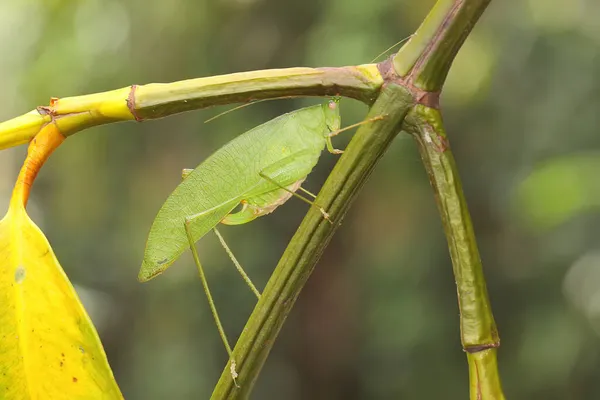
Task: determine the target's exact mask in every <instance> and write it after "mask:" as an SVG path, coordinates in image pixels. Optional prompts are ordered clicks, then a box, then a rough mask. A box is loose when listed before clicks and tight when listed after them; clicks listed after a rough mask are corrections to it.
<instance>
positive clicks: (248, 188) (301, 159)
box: [138, 98, 341, 281]
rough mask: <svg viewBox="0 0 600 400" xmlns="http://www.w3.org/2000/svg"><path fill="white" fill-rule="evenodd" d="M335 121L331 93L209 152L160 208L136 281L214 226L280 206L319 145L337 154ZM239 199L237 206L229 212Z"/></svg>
mask: <svg viewBox="0 0 600 400" xmlns="http://www.w3.org/2000/svg"><path fill="white" fill-rule="evenodd" d="M340 123H341V122H340V114H339V99H337V98H334V99H332V100H329V101H328V102H327V103H325V104H321V105H317V106H312V107H306V108H303V109H300V110H296V111H293V112H290V113H288V114H284V115H282V116H280V117H277V118H275V119H273V120H271V121H268V122H266V123H264V124H262V125H259V126H258V127H256V128H254V129H251V130H250V131H248V132H246V133H244V134H242V135H240V136H238V137H236V138H235V139H233V140H232V141H231V142H229V143H227V144H226V145H225V146H223V147H222V148H220V149H219V150H217V151H216V152H215V153H213V154H212V155H211V156H210V157H209V158H207V159H206V160H205V161H204V162H203V163H202V164H200V165H199V166H198V167H197V168H196V169H195V170H194V171H192V172H191V173H189V175H188V176H187V177H186V178H185V179H184V180H183V181H182V182H181V183H180V184H179V186H178V187H177V188H176V189H175V191H174V192H173V193H172V194H171V195H170V196H169V198H168V199H167V200H166V202H165V203H164V205H163V206H162V208H161V209H160V211H159V212H158V215H157V216H156V219H155V220H154V223H153V224H152V228H151V229H150V234H149V236H148V241H147V244H146V251H145V254H144V261H143V263H142V268H141V270H140V273H139V276H138V279H139V280H140V281H147V280H150V279H152V278H153V277H154V276H156V275H158V274H160V273H162V272H164V271H165V270H166V269H167V268H168V267H169V266H170V265H171V264H172V263H173V262H174V261H175V260H176V259H177V258H178V257H179V256H180V255H181V254H182V253H183V252H184V251H185V250H186V249H187V248H189V247H190V244H192V245H193V243H195V242H196V241H198V240H199V239H200V238H201V237H202V236H204V235H205V234H207V233H208V232H209V231H210V230H211V229H213V228H214V227H215V226H216V225H217V224H219V223H222V224H226V225H239V224H245V223H248V222H250V221H252V220H254V219H256V218H258V217H260V216H263V215H266V214H269V213H271V212H273V211H274V210H275V209H276V208H277V207H278V206H280V205H281V204H283V203H285V202H286V201H287V200H288V199H289V198H290V197H291V196H292V195H293V194H295V193H294V192H295V191H296V190H298V188H300V185H301V183H302V182H303V181H304V179H306V176H307V175H308V174H309V173H310V172H311V170H312V169H313V167H314V166H315V165H316V164H317V161H318V160H319V157H320V155H321V152H322V151H323V149H324V148H325V147H326V148H327V149H328V150H329V152H331V153H334V154H339V153H341V151H340V150H337V149H335V148H334V147H333V145H332V143H331V137H332V136H334V135H336V134H337V133H339V132H340ZM298 197H300V196H298ZM240 204H241V206H242V208H241V210H240V211H238V212H233V213H232V211H234V209H235V208H236V207H237V206H238V205H240ZM321 212H322V213H323V214H324V216H325V217H327V214H326V213H325V211H324V210H322V209H321ZM186 230H189V233H190V237H191V238H192V241H191V243H190V240H189V239H188V233H187V232H186Z"/></svg>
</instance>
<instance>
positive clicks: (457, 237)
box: [404, 105, 504, 400]
mask: <svg viewBox="0 0 600 400" xmlns="http://www.w3.org/2000/svg"><path fill="white" fill-rule="evenodd" d="M404 128H405V129H406V130H407V131H408V132H409V133H411V134H412V135H413V136H414V137H415V139H416V141H417V143H418V147H419V151H420V153H421V158H422V160H423V164H424V165H425V169H426V170H427V174H428V175H429V180H430V182H431V186H432V187H433V189H434V192H435V198H436V201H437V205H438V209H439V212H440V216H441V219H442V223H443V226H444V231H445V233H446V238H447V240H448V247H449V249H450V256H451V258H452V265H453V269H454V276H455V279H456V286H457V292H458V305H459V310H460V333H461V342H462V346H463V349H464V351H465V352H466V353H467V360H468V363H469V377H470V382H471V384H470V387H471V399H472V400H480V399H483V400H487V399H494V400H496V399H504V395H503V394H502V387H501V385H500V376H499V373H498V367H497V363H496V349H497V347H499V346H500V338H499V336H498V330H497V328H496V323H495V321H494V316H493V315H492V307H491V304H490V300H489V296H488V292H487V288H486V283H485V278H484V276H483V267H482V264H481V258H480V256H479V250H478V249H477V241H476V239H475V233H474V231H473V225H472V223H471V216H470V215H469V210H468V208H467V203H466V201H465V197H464V193H463V190H462V185H461V182H460V177H459V175H458V170H457V167H456V163H455V161H454V156H453V155H452V151H451V150H450V144H449V142H448V138H447V136H446V132H445V131H444V127H443V123H442V118H441V114H440V112H439V111H438V110H435V109H432V108H429V107H425V106H422V105H418V106H416V107H415V108H414V109H413V110H412V111H411V113H410V114H409V115H408V117H407V119H406V124H405V126H404Z"/></svg>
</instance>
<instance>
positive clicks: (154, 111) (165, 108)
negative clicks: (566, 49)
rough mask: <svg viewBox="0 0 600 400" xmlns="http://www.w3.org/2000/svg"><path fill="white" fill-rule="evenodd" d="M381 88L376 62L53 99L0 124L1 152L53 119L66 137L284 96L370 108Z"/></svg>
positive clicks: (246, 73)
mask: <svg viewBox="0 0 600 400" xmlns="http://www.w3.org/2000/svg"><path fill="white" fill-rule="evenodd" d="M382 84H383V78H382V77H381V75H380V73H379V70H378V69H377V65H376V64H368V65H359V66H356V67H340V68H287V69H273V70H264V71H253V72H241V73H236V74H229V75H220V76H214V77H207V78H197V79H189V80H185V81H180V82H173V83H154V84H148V85H141V86H138V85H133V86H131V87H126V88H122V89H117V90H112V91H110V92H103V93H96V94H90V95H85V96H76V97H66V98H63V99H52V100H51V102H50V105H49V106H47V107H38V108H37V109H36V110H33V111H31V112H29V113H27V114H25V115H23V116H21V117H17V118H14V119H12V120H9V121H6V122H3V123H0V150H1V149H4V148H8V147H12V146H17V145H19V144H23V143H26V142H28V141H29V140H31V138H33V137H34V136H35V135H36V134H37V133H38V132H39V130H40V128H41V127H42V126H43V125H45V124H47V123H48V122H50V121H51V120H54V121H55V122H56V124H57V126H58V127H59V129H60V130H61V132H62V133H63V134H64V135H65V136H69V135H72V134H73V133H75V132H79V131H81V130H83V129H85V128H88V127H90V126H95V125H102V124H108V123H113V122H120V121H130V120H138V121H142V120H146V119H154V118H162V117H166V116H169V115H173V114H177V113H181V112H184V111H190V110H197V109H200V108H206V107H210V106H215V105H221V104H230V103H239V102H247V101H251V100H256V99H267V98H276V97H288V96H329V95H341V96H345V97H350V98H354V99H357V100H360V101H363V102H365V103H367V104H371V103H372V102H373V101H374V100H375V98H376V97H377V93H378V92H379V89H380V88H381V85H382Z"/></svg>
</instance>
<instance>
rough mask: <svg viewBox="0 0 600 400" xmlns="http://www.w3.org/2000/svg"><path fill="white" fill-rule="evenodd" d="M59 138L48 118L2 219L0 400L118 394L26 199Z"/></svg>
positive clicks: (114, 396) (88, 323) (84, 316)
mask: <svg viewBox="0 0 600 400" xmlns="http://www.w3.org/2000/svg"><path fill="white" fill-rule="evenodd" d="M63 140H64V137H63V136H62V135H61V134H60V132H59V131H58V129H57V128H56V126H55V125H54V124H53V123H49V124H48V125H46V126H45V127H44V128H42V130H41V131H40V133H39V134H38V135H37V136H36V137H35V138H34V140H33V141H32V143H31V145H30V147H29V151H28V155H27V160H26V161H25V164H24V166H23V168H22V169H21V173H20V174H19V178H18V180H17V184H16V185H15V189H14V191H13V196H12V199H11V202H10V206H9V210H8V213H7V214H6V216H5V217H4V218H3V219H2V220H1V221H0V399H3V400H29V399H32V400H33V399H35V400H37V399H40V400H41V399H44V400H45V399H47V400H54V399H65V400H66V399H69V400H70V399H121V398H122V395H121V393H120V391H119V388H118V386H117V384H116V382H115V380H114V378H113V374H112V371H111V370H110V367H109V365H108V361H107V360H106V355H105V354H104V350H103V348H102V345H101V343H100V340H99V338H98V334H97V333H96V330H95V329H94V326H93V325H92V322H91V321H90V319H89V317H88V315H87V314H86V312H85V310H84V308H83V306H82V305H81V303H80V301H79V298H78V297H77V294H76V293H75V290H74V289H73V286H72V285H71V283H70V282H69V280H68V278H67V276H66V275H65V273H64V271H63V270H62V268H61V267H60V265H59V263H58V260H57V259H56V257H55V255H54V252H53V251H52V248H51V247H50V244H49V243H48V241H47V239H46V237H45V236H44V234H43V233H42V231H41V230H40V229H39V228H38V227H37V226H36V225H35V224H34V223H33V221H31V219H30V218H29V216H28V215H27V212H26V211H25V205H26V203H27V199H28V197H29V189H30V187H31V184H32V183H33V180H34V179H35V176H36V175H37V172H38V171H39V169H40V167H41V166H42V164H43V163H44V161H45V160H46V159H47V158H48V156H49V155H50V153H52V151H53V150H54V149H55V148H56V147H57V146H58V145H59V144H60V143H61V142H62V141H63Z"/></svg>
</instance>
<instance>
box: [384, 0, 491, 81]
mask: <svg viewBox="0 0 600 400" xmlns="http://www.w3.org/2000/svg"><path fill="white" fill-rule="evenodd" d="M490 1H491V0H438V2H437V3H436V4H435V6H434V7H433V8H432V9H431V11H430V12H429V14H428V15H427V18H425V20H424V21H423V23H422V24H421V26H420V27H419V29H417V31H416V32H415V34H414V35H413V36H412V37H411V39H410V40H409V41H408V42H407V43H406V45H404V46H403V47H402V48H401V49H400V51H398V53H397V54H396V55H395V56H394V59H393V63H394V69H395V70H396V72H397V73H398V75H400V76H401V77H403V78H405V79H406V80H407V81H408V82H410V83H411V84H413V85H414V86H416V87H418V88H419V89H422V90H426V91H430V92H437V91H439V90H441V88H442V86H443V84H444V81H445V80H446V76H447V75H448V71H449V70H450V66H451V65H452V62H453V61H454V58H455V57H456V53H458V50H459V49H460V47H461V46H462V44H463V42H464V41H465V39H466V38H467V36H468V35H469V33H470V32H471V30H472V29H473V26H475V23H476V22H477V20H478V19H479V17H480V16H481V14H482V13H483V11H484V10H485V9H486V7H487V6H488V4H489V3H490Z"/></svg>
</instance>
